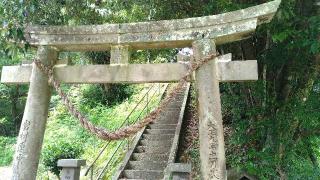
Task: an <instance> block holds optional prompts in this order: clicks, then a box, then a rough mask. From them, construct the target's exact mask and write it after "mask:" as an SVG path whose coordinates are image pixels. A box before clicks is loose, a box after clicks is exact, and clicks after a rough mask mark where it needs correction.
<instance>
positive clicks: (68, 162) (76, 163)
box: [57, 159, 86, 167]
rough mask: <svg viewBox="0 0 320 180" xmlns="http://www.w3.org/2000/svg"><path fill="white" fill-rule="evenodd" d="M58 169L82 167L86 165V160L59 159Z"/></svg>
mask: <svg viewBox="0 0 320 180" xmlns="http://www.w3.org/2000/svg"><path fill="white" fill-rule="evenodd" d="M57 165H58V167H81V166H84V165H86V160H84V159H59V160H58V164H57Z"/></svg>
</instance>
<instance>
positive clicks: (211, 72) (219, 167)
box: [192, 39, 226, 180]
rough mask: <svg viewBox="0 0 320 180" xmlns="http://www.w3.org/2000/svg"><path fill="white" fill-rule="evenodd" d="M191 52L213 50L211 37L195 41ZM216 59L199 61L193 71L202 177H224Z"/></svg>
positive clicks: (196, 55)
mask: <svg viewBox="0 0 320 180" xmlns="http://www.w3.org/2000/svg"><path fill="white" fill-rule="evenodd" d="M192 46H193V53H194V58H195V60H196V61H200V60H201V59H202V58H204V57H206V56H207V55H209V54H212V53H216V46H215V43H214V41H213V40H210V39H203V40H198V41H195V42H194V43H193V44H192ZM216 71H217V68H216V63H215V60H211V61H209V62H208V63H206V64H204V65H202V66H201V67H200V68H199V69H198V70H197V71H196V73H195V80H196V88H197V94H198V97H197V98H198V113H199V138H200V160H201V170H202V176H203V178H204V179H205V180H214V179H219V180H221V179H222V180H224V179H226V165H225V151H224V137H223V126H222V114H221V103H220V92H219V81H218V77H217V73H216Z"/></svg>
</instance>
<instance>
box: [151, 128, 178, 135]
mask: <svg viewBox="0 0 320 180" xmlns="http://www.w3.org/2000/svg"><path fill="white" fill-rule="evenodd" d="M175 132H176V130H175V129H146V130H145V133H146V134H174V133H175Z"/></svg>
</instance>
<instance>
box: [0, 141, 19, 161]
mask: <svg viewBox="0 0 320 180" xmlns="http://www.w3.org/2000/svg"><path fill="white" fill-rule="evenodd" d="M15 143H16V138H15V137H3V136H0V166H8V165H9V164H10V163H11V161H12V159H13V153H14V144H15Z"/></svg>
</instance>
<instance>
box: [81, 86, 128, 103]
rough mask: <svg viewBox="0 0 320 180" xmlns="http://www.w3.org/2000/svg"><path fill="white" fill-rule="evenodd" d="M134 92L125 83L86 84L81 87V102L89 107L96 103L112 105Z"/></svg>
mask: <svg viewBox="0 0 320 180" xmlns="http://www.w3.org/2000/svg"><path fill="white" fill-rule="evenodd" d="M106 89H107V90H106ZM133 93H134V88H133V86H131V85H127V84H108V88H106V87H105V86H104V85H103V84H102V85H88V86H84V88H83V89H82V97H81V101H82V102H81V103H82V104H86V105H89V106H90V107H91V108H93V107H96V106H97V105H98V104H102V105H107V106H114V105H116V104H120V103H122V102H123V101H124V100H125V99H127V98H129V97H130V96H131V95H132V94H133Z"/></svg>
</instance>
